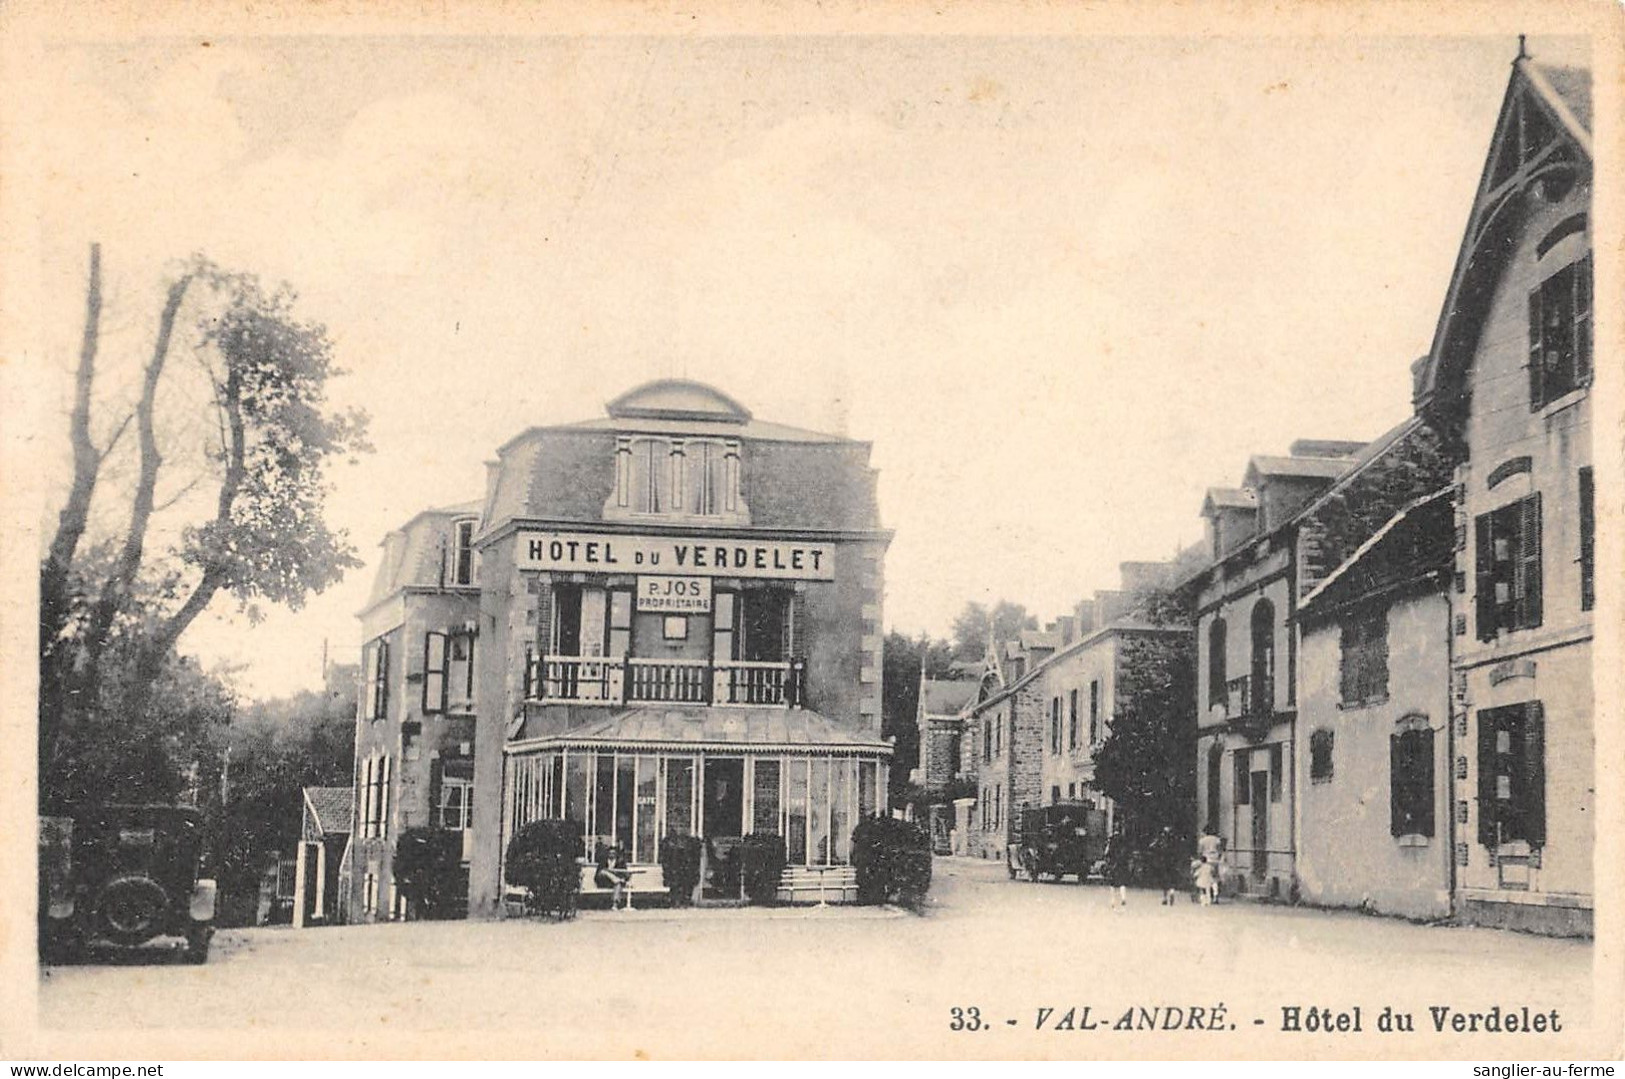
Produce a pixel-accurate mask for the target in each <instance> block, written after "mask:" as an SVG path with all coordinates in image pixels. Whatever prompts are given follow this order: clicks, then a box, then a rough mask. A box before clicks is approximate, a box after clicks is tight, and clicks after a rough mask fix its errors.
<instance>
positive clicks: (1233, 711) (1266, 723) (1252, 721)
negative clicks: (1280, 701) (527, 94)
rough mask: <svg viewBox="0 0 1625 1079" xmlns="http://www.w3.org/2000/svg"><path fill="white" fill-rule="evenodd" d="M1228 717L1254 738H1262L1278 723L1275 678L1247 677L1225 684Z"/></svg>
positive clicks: (1226, 715)
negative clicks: (1276, 717) (1272, 725)
mask: <svg viewBox="0 0 1625 1079" xmlns="http://www.w3.org/2000/svg"><path fill="white" fill-rule="evenodd" d="M1224 690H1225V697H1224V699H1225V706H1224V713H1225V718H1226V719H1228V720H1230V721H1231V722H1232V723H1233V724H1234V725H1235V726H1236V727H1237V728H1239V729H1240V730H1242V731H1243V732H1244V733H1247V734H1249V735H1250V736H1251V737H1254V738H1258V737H1262V736H1263V735H1264V734H1265V733H1267V732H1268V730H1269V728H1270V725H1271V724H1272V723H1273V722H1274V721H1275V679H1273V678H1265V677H1259V676H1256V675H1247V676H1243V677H1241V678H1232V679H1230V681H1228V682H1226V683H1225V684H1224Z"/></svg>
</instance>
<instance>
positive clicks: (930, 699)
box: [920, 678, 979, 716]
mask: <svg viewBox="0 0 1625 1079" xmlns="http://www.w3.org/2000/svg"><path fill="white" fill-rule="evenodd" d="M978 686H979V683H978V682H977V681H976V680H975V679H974V678H958V679H946V678H927V679H926V680H925V682H924V683H923V684H922V685H921V686H920V705H921V707H922V708H923V709H924V710H925V714H926V715H928V716H956V715H958V714H959V710H960V709H961V708H964V707H965V705H967V704H969V703H970V702H971V699H972V698H974V697H975V696H976V690H977V687H978Z"/></svg>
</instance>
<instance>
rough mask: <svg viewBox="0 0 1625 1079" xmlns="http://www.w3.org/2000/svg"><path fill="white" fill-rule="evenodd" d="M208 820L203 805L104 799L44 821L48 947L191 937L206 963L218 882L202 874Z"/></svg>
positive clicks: (43, 903) (67, 949)
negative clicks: (101, 803)
mask: <svg viewBox="0 0 1625 1079" xmlns="http://www.w3.org/2000/svg"><path fill="white" fill-rule="evenodd" d="M203 859H204V836H203V821H202V819H201V817H200V816H199V815H198V811H197V810H195V809H189V808H186V807H183V806H166V805H105V806H95V807H91V808H86V809H83V810H80V811H78V812H75V813H74V815H73V816H71V817H41V818H40V832H39V893H40V894H39V903H40V910H39V920H40V947H41V950H42V952H43V953H44V954H46V955H47V956H49V957H55V956H58V955H63V954H71V953H73V952H75V951H77V950H79V949H80V948H82V947H83V946H85V945H89V944H92V943H95V942H108V943H111V944H116V945H122V946H125V947H133V946H135V945H139V944H145V943H147V942H148V941H150V940H153V939H155V938H157V937H160V936H173V937H180V938H183V939H184V940H185V941H186V958H187V960H188V961H190V962H193V963H202V962H204V961H205V960H206V959H207V958H208V956H209V942H210V939H211V938H212V937H213V935H214V905H215V882H214V881H213V880H211V879H208V878H206V877H200V876H199V873H200V870H201V869H202V868H203Z"/></svg>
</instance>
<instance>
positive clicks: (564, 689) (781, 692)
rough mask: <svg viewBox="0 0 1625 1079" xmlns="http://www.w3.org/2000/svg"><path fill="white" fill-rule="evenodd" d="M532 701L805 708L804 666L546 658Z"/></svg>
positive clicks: (787, 662)
mask: <svg viewBox="0 0 1625 1079" xmlns="http://www.w3.org/2000/svg"><path fill="white" fill-rule="evenodd" d="M538 667H539V674H540V677H533V678H532V679H531V680H530V685H531V687H532V688H531V691H530V693H529V698H530V699H531V700H540V701H548V702H561V703H570V704H603V705H618V704H642V703H663V704H705V705H721V706H727V705H748V706H754V707H758V708H800V707H801V706H802V697H803V683H804V681H805V664H804V663H803V662H802V661H801V660H785V661H780V662H763V661H749V660H720V661H717V662H712V661H710V660H704V659H640V658H636V657H628V658H624V659H605V658H603V657H600V656H545V657H543V658H542V659H541V660H540V662H539V664H538Z"/></svg>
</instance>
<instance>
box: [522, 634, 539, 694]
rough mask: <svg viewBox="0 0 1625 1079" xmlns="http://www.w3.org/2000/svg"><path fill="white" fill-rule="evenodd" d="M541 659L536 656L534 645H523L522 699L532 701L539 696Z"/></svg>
mask: <svg viewBox="0 0 1625 1079" xmlns="http://www.w3.org/2000/svg"><path fill="white" fill-rule="evenodd" d="M541 675H542V657H541V656H539V655H537V653H536V646H535V645H534V644H528V643H527V644H526V645H525V676H524V699H525V700H527V701H533V700H536V699H538V698H539V697H540V696H541V691H542V677H541Z"/></svg>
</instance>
